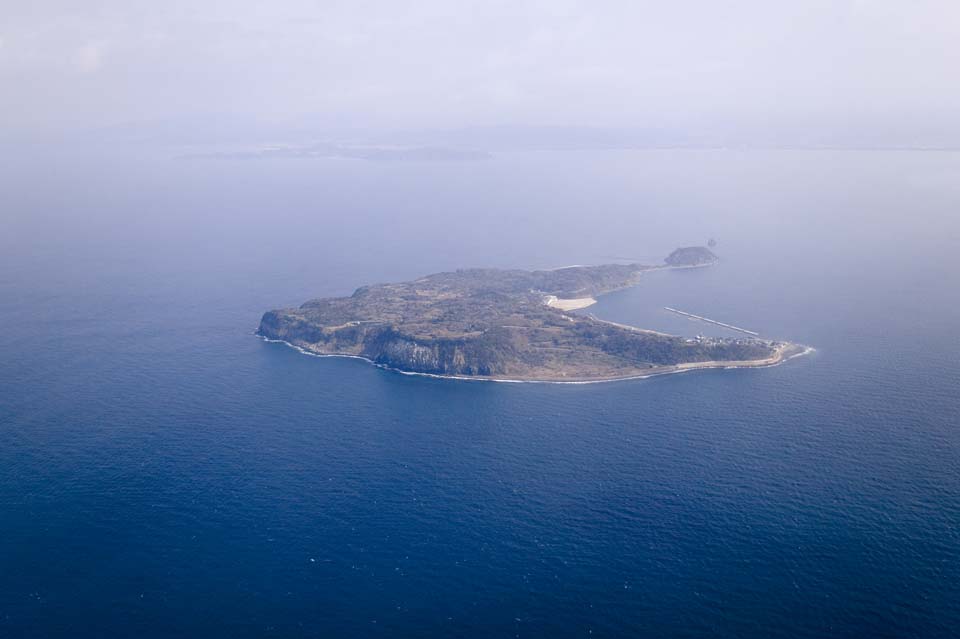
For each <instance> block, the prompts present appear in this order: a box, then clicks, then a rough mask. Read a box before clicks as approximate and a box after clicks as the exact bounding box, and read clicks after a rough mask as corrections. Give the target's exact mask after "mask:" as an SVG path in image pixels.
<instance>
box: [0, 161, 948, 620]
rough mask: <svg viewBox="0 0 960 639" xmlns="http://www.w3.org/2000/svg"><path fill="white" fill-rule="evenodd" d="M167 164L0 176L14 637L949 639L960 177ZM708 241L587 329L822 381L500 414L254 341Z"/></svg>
mask: <svg viewBox="0 0 960 639" xmlns="http://www.w3.org/2000/svg"><path fill="white" fill-rule="evenodd" d="M172 155H174V154H172V153H166V152H162V151H160V152H150V153H147V152H143V151H139V150H138V151H134V150H132V149H126V150H122V151H102V152H101V151H98V152H96V153H90V154H87V155H81V154H70V153H65V152H63V151H62V150H57V149H46V150H45V149H39V150H32V151H25V150H16V153H13V152H10V153H5V154H4V156H5V158H4V159H3V160H0V324H2V330H0V637H5V638H6V637H11V638H14V637H70V638H73V639H76V638H85V637H138V638H146V637H232V638H233V637H449V636H452V637H483V638H490V637H517V636H519V637H550V638H557V637H703V636H710V637H764V638H774V637H817V638H823V637H871V638H879V637H950V636H956V634H957V633H958V632H960V631H958V628H960V155H958V154H953V153H920V152H899V153H898V152H857V151H847V152H840V151H831V152H827V151H823V152H819V151H818V152H814V151H762V152H761V151H646V152H606V153H586V152H584V153H566V154H563V153H561V154H554V153H525V154H512V155H511V154H506V155H499V156H497V157H495V158H494V159H493V160H491V161H489V162H479V163H451V164H416V163H396V164H390V163H382V164H380V163H365V162H360V161H347V160H317V161H315V162H314V161H263V162H260V161H186V160H177V159H173V158H172V157H171V156H172ZM710 237H714V238H716V239H717V241H718V246H717V248H716V251H717V253H719V254H720V255H721V258H722V262H721V263H720V264H719V265H718V266H716V267H714V268H710V269H699V270H689V271H673V272H663V273H656V274H652V275H650V276H649V277H648V278H647V280H646V281H644V282H643V283H642V284H641V285H640V286H638V287H636V288H633V289H630V290H625V291H620V292H617V293H613V294H611V295H609V296H606V297H604V298H602V299H601V301H600V303H599V304H598V305H597V306H595V307H594V308H592V309H589V311H590V312H594V313H596V314H597V315H598V316H600V317H603V318H606V319H611V320H615V321H620V322H627V323H632V324H637V325H642V326H647V327H650V328H657V329H661V330H668V331H673V332H678V333H682V334H687V335H693V334H695V333H698V332H710V327H707V326H705V325H703V324H696V323H693V322H691V321H689V320H685V319H682V318H680V317H678V316H675V315H671V314H669V313H667V312H665V311H663V309H662V307H663V306H665V305H669V306H674V307H677V308H681V309H684V310H687V311H690V312H693V313H698V314H701V315H706V316H709V317H713V318H715V319H718V320H721V321H725V322H730V323H733V324H737V325H741V326H745V327H747V328H750V329H753V330H757V331H760V332H761V333H762V334H763V335H765V336H769V337H779V338H785V339H789V340H793V341H797V342H802V343H804V344H808V345H811V346H813V347H815V348H816V352H815V353H814V354H812V355H809V356H806V357H802V358H798V359H794V360H792V361H790V362H789V363H787V364H785V365H783V366H779V367H775V368H771V369H764V370H728V371H707V372H696V373H689V374H683V375H672V376H665V377H659V378H655V379H649V380H641V381H626V382H615V383H604V384H592V385H547V384H505V383H487V382H470V381H451V380H441V379H430V378H423V377H415V376H406V375H401V374H398V373H395V372H389V371H384V370H380V369H377V368H374V367H373V366H370V365H369V364H366V363H364V362H361V361H357V360H349V359H336V358H312V357H306V356H303V355H300V354H298V353H297V352H295V351H293V350H292V349H289V348H286V347H284V346H283V345H280V344H268V343H265V342H263V341H261V340H259V339H257V338H255V337H254V336H253V334H252V333H253V330H254V328H255V327H256V325H257V323H258V320H259V317H260V314H261V313H262V312H263V311H264V310H267V309H270V308H276V307H282V306H288V305H293V304H299V303H300V302H302V301H304V300H306V299H308V298H310V297H316V296H327V295H343V294H349V293H350V292H351V291H352V290H353V289H354V288H355V287H357V286H359V285H362V284H367V283H371V282H383V281H392V280H405V279H409V278H413V277H416V276H419V275H423V274H426V273H430V272H436V271H440V270H447V269H454V268H458V267H465V266H500V267H521V268H535V267H537V268H549V267H556V266H562V265H568V264H577V263H597V262H603V261H612V260H622V259H638V260H641V261H649V260H654V261H656V260H659V259H662V257H663V256H665V255H666V254H667V253H668V252H669V251H670V250H672V249H673V248H674V247H676V246H678V245H687V244H702V243H704V242H705V241H706V240H707V239H708V238H710Z"/></svg>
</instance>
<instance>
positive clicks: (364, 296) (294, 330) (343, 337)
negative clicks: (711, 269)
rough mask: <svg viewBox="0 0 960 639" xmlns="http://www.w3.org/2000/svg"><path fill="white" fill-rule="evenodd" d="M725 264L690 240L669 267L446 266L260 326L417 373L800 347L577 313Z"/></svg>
mask: <svg viewBox="0 0 960 639" xmlns="http://www.w3.org/2000/svg"><path fill="white" fill-rule="evenodd" d="M716 260H717V258H716V256H715V255H714V254H713V253H712V252H711V251H710V250H709V249H708V248H706V247H685V248H680V249H677V250H676V251H674V252H673V253H672V254H671V255H670V256H669V257H667V259H666V260H665V263H664V264H662V265H658V266H647V265H642V264H606V265H601V266H573V267H567V268H561V269H556V270H548V271H523V270H502V269H466V270H458V271H454V272H450V273H437V274H434V275H428V276H426V277H424V278H421V279H418V280H415V281H412V282H400V283H395V284H377V285H372V286H363V287H360V288H358V289H357V290H356V291H355V292H354V293H353V295H351V296H350V297H340V298H325V299H316V300H311V301H308V302H306V303H305V304H303V305H302V306H300V307H299V308H292V309H282V310H273V311H268V312H267V313H265V314H264V315H263V318H262V319H261V321H260V326H259V328H258V330H257V333H258V334H259V335H260V336H262V337H264V338H266V339H268V340H277V341H282V342H285V343H287V344H289V345H291V346H294V347H296V348H299V349H301V350H303V351H305V352H308V353H312V354H317V355H344V356H355V357H362V358H365V359H368V360H370V361H371V362H373V363H375V364H378V365H381V366H384V367H388V368H393V369H397V370H400V371H403V372H408V373H421V374H429V375H441V376H452V377H467V378H478V379H500V380H508V379H509V380H524V381H534V380H536V381H599V380H610V379H620V378H630V377H644V376H649V375H655V374H663V373H670V372H678V371H682V370H689V369H697V368H713V367H729V366H769V365H773V364H776V363H779V362H780V361H782V360H783V359H785V358H786V357H789V356H790V355H792V354H795V353H798V352H800V350H801V347H798V346H796V345H794V344H790V343H788V342H779V341H771V340H764V339H753V338H751V339H731V338H697V339H690V338H684V337H679V336H675V335H667V334H664V333H658V332H656V331H649V330H644V329H640V328H636V327H632V326H625V325H622V324H615V323H612V322H607V321H603V320H600V319H597V318H595V317H592V316H585V315H580V314H573V313H570V312H569V311H570V310H573V309H576V308H582V307H584V306H588V305H589V304H591V303H592V302H593V301H594V300H593V297H594V296H597V295H601V294H603V293H607V292H610V291H614V290H617V289H621V288H625V287H628V286H633V285H635V284H637V283H638V282H639V281H640V279H641V278H642V276H643V274H644V273H646V272H648V271H651V270H655V269H663V268H690V267H701V266H707V265H709V264H712V263H713V262H715V261H716Z"/></svg>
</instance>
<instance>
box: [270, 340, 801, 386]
mask: <svg viewBox="0 0 960 639" xmlns="http://www.w3.org/2000/svg"><path fill="white" fill-rule="evenodd" d="M253 334H254V335H255V336H257V337H259V338H260V339H262V340H263V341H265V342H267V343H270V344H283V345H285V346H288V347H289V348H292V349H293V350H295V351H297V352H298V353H300V354H302V355H309V356H311V357H340V358H346V359H359V360H362V361H364V362H367V363H369V364H372V365H373V366H375V367H377V368H380V369H383V370H386V371H390V372H393V373H399V374H401V375H416V376H418V377H433V378H435V379H452V380H460V381H467V382H496V383H501V384H606V383H610V382H628V381H633V380H641V379H650V378H653V377H661V376H663V375H676V374H679V373H690V372H694V371H705V370H714V369H720V370H731V369H738V368H773V367H774V366H779V365H780V364H783V363H784V362H787V361H789V360H791V359H794V358H796V357H802V356H803V355H809V354H810V353H814V352H816V349H815V348H813V347H812V346H804V345H802V344H794V343H792V342H784V343H783V344H782V346H781V348H778V349H777V354H776V355H775V356H774V357H768V358H764V359H755V360H740V361H726V362H717V361H707V362H689V363H686V364H676V365H673V366H661V367H659V368H654V369H650V372H648V373H643V374H640V375H621V376H617V377H601V378H594V379H591V378H584V379H533V378H531V379H526V378H521V379H511V378H507V377H482V376H479V375H441V374H439V373H421V372H417V371H405V370H403V369H400V368H393V367H391V366H386V365H385V364H378V363H377V362H375V361H373V360H372V359H370V358H369V357H364V356H362V355H351V354H348V353H315V352H314V351H311V350H308V349H305V348H303V347H301V346H297V345H296V344H291V343H290V342H288V341H286V340H282V339H271V338H269V337H265V336H263V335H261V334H260V333H259V332H257V331H254V333H253ZM788 351H793V352H790V353H787V352H788Z"/></svg>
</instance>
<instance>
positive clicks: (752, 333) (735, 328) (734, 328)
mask: <svg viewBox="0 0 960 639" xmlns="http://www.w3.org/2000/svg"><path fill="white" fill-rule="evenodd" d="M663 308H664V310H667V311H670V312H671V313H676V314H677V315H683V316H684V317H689V318H690V319H695V320H700V321H701V322H706V323H707V324H714V325H716V326H722V327H723V328H729V329H730V330H731V331H737V332H739V333H746V334H747V335H750V336H752V337H759V336H760V333H758V332H756V331H749V330H747V329H745V328H740V327H739V326H734V325H733V324H725V323H723V322H718V321H717V320H712V319H710V318H709V317H703V316H701V315H694V314H693V313H687V312H686V311H681V310H678V309H675V308H671V307H669V306H664V307H663Z"/></svg>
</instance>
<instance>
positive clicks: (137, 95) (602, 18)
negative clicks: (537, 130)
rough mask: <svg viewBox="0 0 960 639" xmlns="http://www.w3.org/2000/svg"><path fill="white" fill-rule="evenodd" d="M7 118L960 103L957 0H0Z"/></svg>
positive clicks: (760, 113)
mask: <svg viewBox="0 0 960 639" xmlns="http://www.w3.org/2000/svg"><path fill="white" fill-rule="evenodd" d="M0 82H2V84H0V86H2V96H0V97H2V99H0V127H2V129H0V130H5V131H7V132H9V131H19V132H24V131H55V130H62V129H76V128H88V127H98V126H103V125H112V124H120V123H125V122H136V121H144V120H165V119H171V118H180V117H190V116H197V115H203V116H210V115H221V114H222V115H225V116H232V117H237V118H256V119H259V120H268V121H272V122H278V123H291V122H297V121H303V120H304V119H307V120H312V121H319V122H327V121H329V122H344V123H351V124H353V125H357V126H364V125H371V126H394V127H449V126H464V125H487V124H499V123H514V124H585V125H597V126H638V125H643V123H644V122H646V121H650V120H656V119H658V118H664V117H675V116H682V117H688V116H689V117H706V116H709V117H731V118H764V117H768V118H775V119H776V118H781V119H782V118H799V119H809V118H814V119H816V118H824V117H826V118H839V119H843V118H880V119H883V118H888V117H889V118H903V117H923V116H924V114H931V113H932V114H939V116H942V115H943V114H949V113H952V112H960V2H958V1H957V0H793V1H789V2H788V1H777V0H741V1H737V0H729V1H720V0H698V1H692V0H670V1H666V0H658V1H656V2H647V1H643V0H624V1H619V2H603V1H599V0H590V1H579V0H543V1H540V0H505V1H499V0H497V1H486V2H480V1H473V0H424V1H417V2H403V1H402V0H392V1H383V2H376V1H367V0H348V1H345V2H340V1H335V0H321V1H315V2H307V1H305V0H271V1H256V2H253V1H249V0H204V1H202V2H201V1H198V0H183V1H181V0H164V1H162V2H158V1H151V2H138V1H136V0H84V1H82V2H75V1H72V0H71V1H65V0H64V1H50V0H30V1H28V2H25V1H20V0H0Z"/></svg>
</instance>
